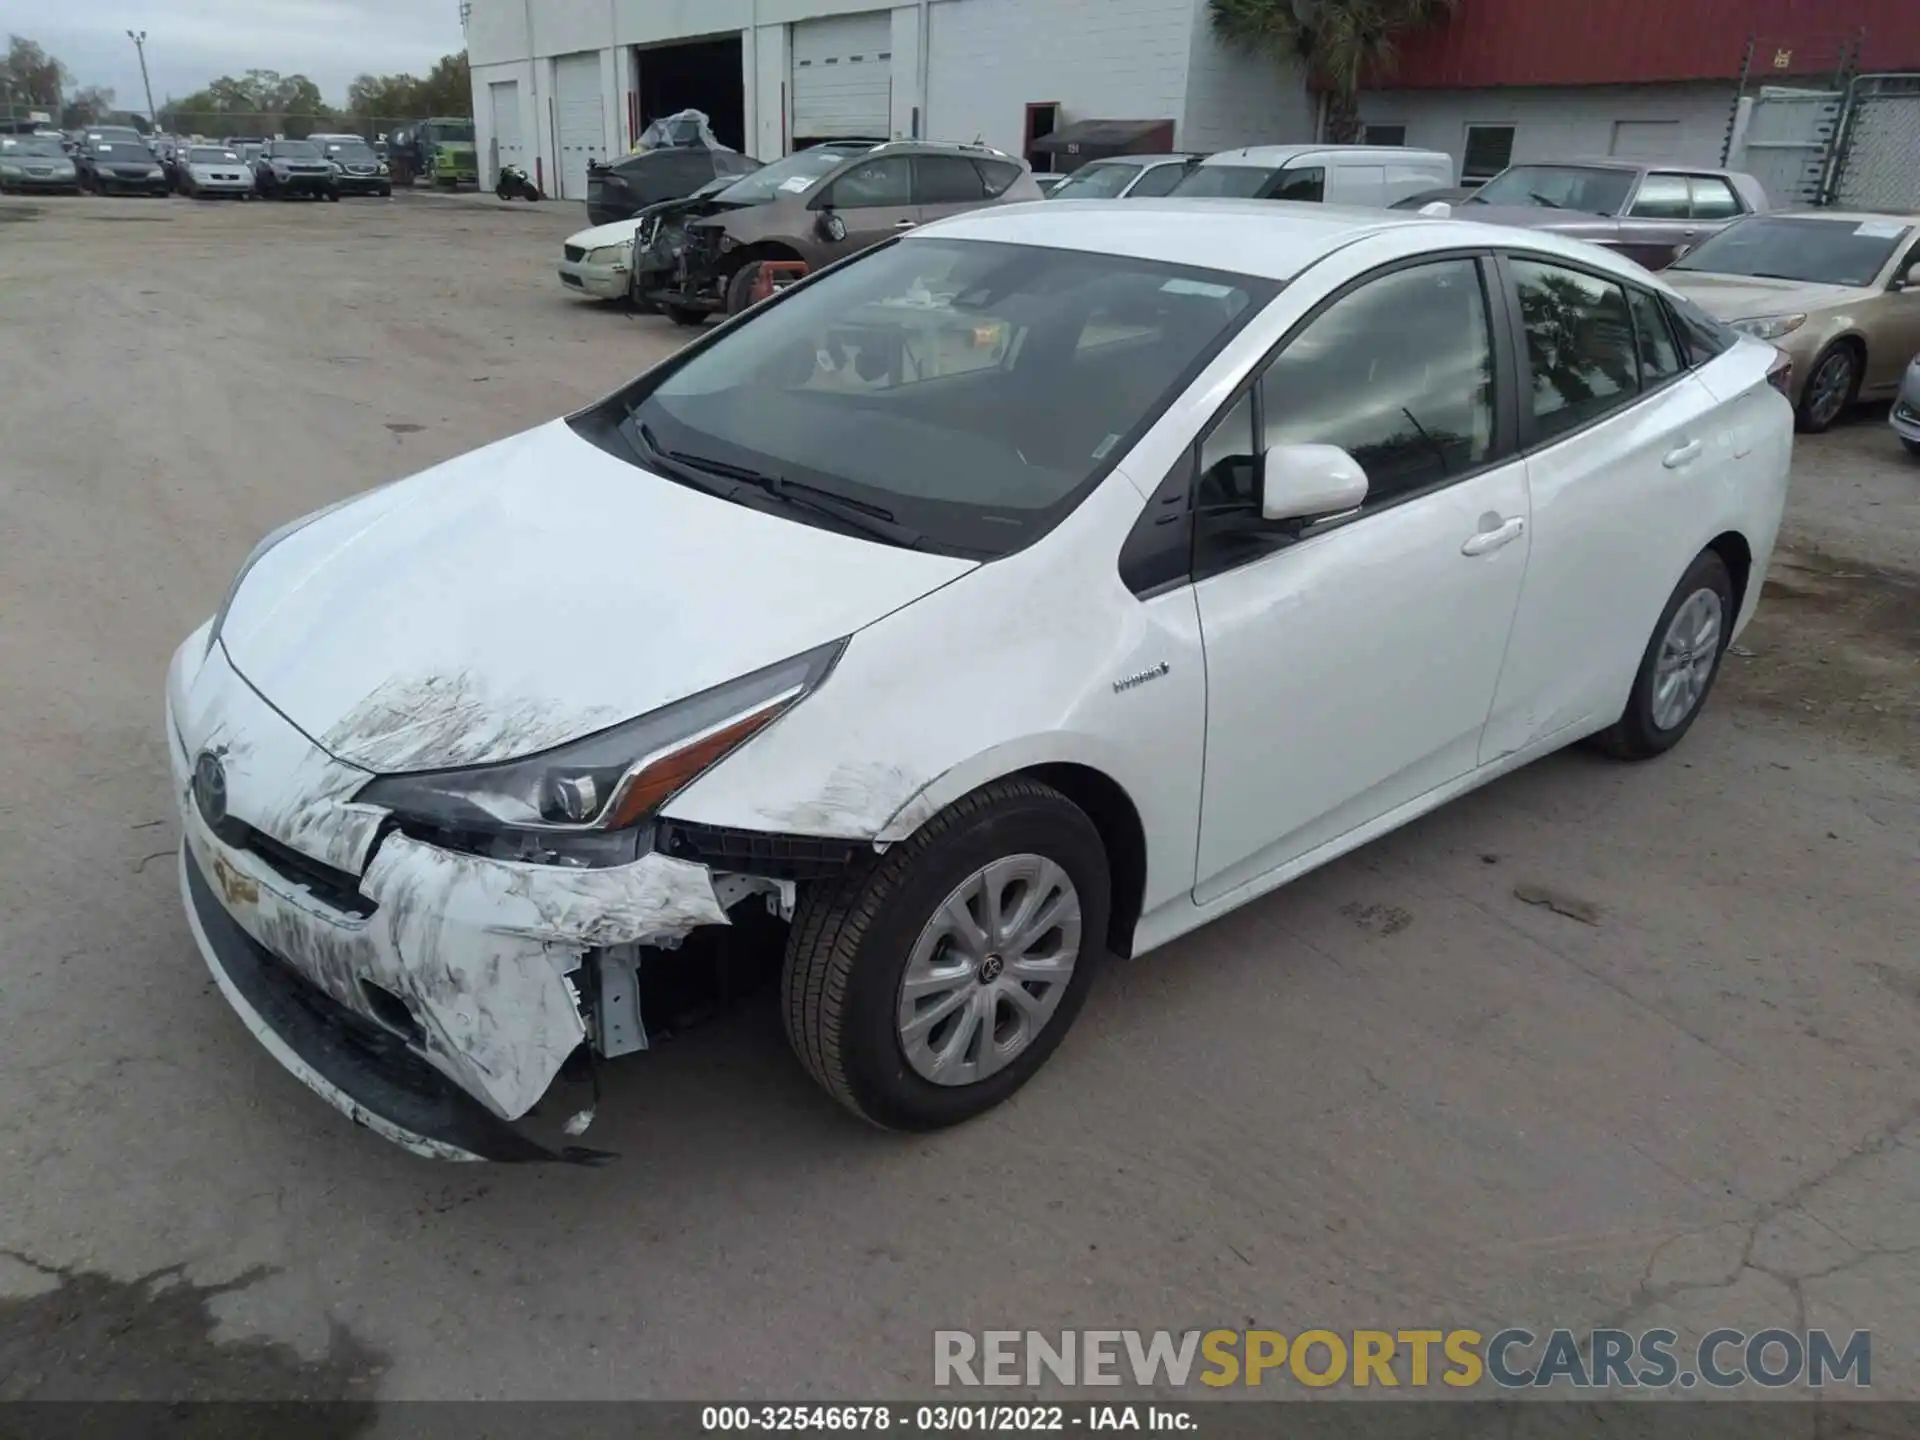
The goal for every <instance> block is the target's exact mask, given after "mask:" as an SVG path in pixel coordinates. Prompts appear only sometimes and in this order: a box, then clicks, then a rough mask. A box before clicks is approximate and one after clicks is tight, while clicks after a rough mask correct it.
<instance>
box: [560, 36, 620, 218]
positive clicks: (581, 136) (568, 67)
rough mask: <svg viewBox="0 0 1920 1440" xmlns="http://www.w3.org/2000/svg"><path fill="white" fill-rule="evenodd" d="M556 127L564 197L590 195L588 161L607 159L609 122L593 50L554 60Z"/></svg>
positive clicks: (598, 57) (598, 61)
mask: <svg viewBox="0 0 1920 1440" xmlns="http://www.w3.org/2000/svg"><path fill="white" fill-rule="evenodd" d="M553 92H554V93H553V110H554V128H555V129H556V130H557V131H558V132H559V137H558V138H559V143H560V196H561V198H562V199H564V200H584V199H586V198H587V161H588V160H604V159H606V158H607V122H606V115H605V113H604V112H603V111H602V109H601V102H600V54H599V52H598V51H596V50H589V51H586V52H584V53H582V54H579V55H562V56H561V57H560V58H559V59H557V60H555V61H554V62H553Z"/></svg>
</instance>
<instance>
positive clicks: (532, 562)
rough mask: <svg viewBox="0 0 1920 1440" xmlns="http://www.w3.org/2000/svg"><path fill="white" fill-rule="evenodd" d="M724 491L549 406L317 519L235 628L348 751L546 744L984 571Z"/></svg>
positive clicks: (270, 555) (293, 704) (495, 751)
mask: <svg viewBox="0 0 1920 1440" xmlns="http://www.w3.org/2000/svg"><path fill="white" fill-rule="evenodd" d="M974 566H975V562H972V561H967V560H959V559H954V558H951V557H947V556H939V555H929V554H925V553H922V552H919V551H912V550H903V549H897V548H894V547H890V546H885V545H881V544H877V543H875V542H872V541H868V540H863V539H859V538H856V537H852V536H848V535H843V534H839V533H837V532H834V531H829V530H822V529H818V528H816V527H813V526H809V525H804V524H801V523H799V522H797V521H795V520H790V519H788V518H786V517H785V516H783V515H780V514H774V513H768V512H764V511H759V510H751V509H748V508H746V507H744V506H739V505H733V504H730V503H728V502H727V501H724V500H720V499H717V498H715V497H713V496H711V495H707V494H704V493H702V492H700V491H697V490H691V489H688V488H687V487H685V486H682V485H678V484H675V483H674V482H673V481H670V480H666V479H662V478H660V477H659V476H656V475H654V474H652V473H650V472H649V471H646V470H642V469H640V468H639V467H638V466H636V465H633V464H630V463H628V462H627V461H624V460H622V459H620V458H618V457H616V456H614V455H611V454H609V453H607V452H606V451H604V450H601V449H599V448H598V447H596V446H594V445H591V444H589V443H588V442H587V441H585V440H583V439H581V438H580V437H579V436H578V435H576V434H575V433H574V431H573V430H572V429H571V427H569V426H568V425H567V424H566V422H565V421H558V420H556V421H554V422H552V423H550V424H547V425H543V426H541V427H539V428H538V429H535V430H530V431H527V432H526V433H524V434H521V435H517V436H514V437H512V438H511V439H507V440H503V441H500V442H498V443H497V444H494V445H490V446H488V447H486V448H485V449H483V450H477V451H474V452H473V453H472V454H470V455H465V456H462V457H461V458H459V459H457V460H452V461H449V462H447V463H446V464H444V465H439V466H436V467H435V468H433V469H431V470H427V471H425V472H423V473H421V474H419V475H416V476H414V477H412V478H411V479H408V480H402V481H399V482H397V483H395V484H392V485H388V486H386V487H384V488H382V489H380V490H376V491H373V492H371V493H370V494H367V495H364V496H361V497H360V498H358V499H357V500H354V501H351V502H349V503H347V504H346V505H344V506H342V507H340V508H339V509H336V510H333V511H331V512H328V513H326V514H325V515H323V516H322V517H321V518H320V519H318V520H315V521H313V522H312V523H311V524H309V525H307V526H305V527H304V528H302V529H300V530H297V531H295V532H294V533H293V534H292V535H290V536H289V537H288V538H287V539H285V540H283V541H281V542H280V543H279V544H278V545H276V546H275V547H274V548H272V549H271V550H269V551H268V552H267V553H266V555H264V556H262V557H261V558H260V560H259V561H258V562H257V563H256V564H255V565H254V567H253V568H252V570H250V571H249V572H248V574H247V576H246V578H245V580H244V581H243V582H242V584H241V586H240V589H239V592H238V593H237V594H236V595H235V596H234V600H233V604H232V607H231V609H230V610H229V612H228V616H227V620H226V622H225V625H224V626H223V627H222V630H221V639H222V642H223V643H224V644H225V646H226V648H227V652H228V655H229V656H230V658H231V660H232V662H233V665H234V668H235V669H237V670H238V671H239V672H240V673H241V674H242V675H244V676H245V677H246V679H247V680H248V682H249V683H250V684H252V685H253V686H254V688H255V689H257V690H258V691H259V692H260V693H261V694H262V695H263V696H265V697H266V699H267V700H268V701H269V702H270V703H271V704H272V705H273V706H274V707H275V708H276V709H277V710H279V711H280V712H281V713H282V714H284V715H285V716H287V718H288V719H289V720H291V721H292V722H293V723H294V724H296V725H298V726H299V727H300V728H301V729H302V730H304V731H305V732H306V733H307V734H308V735H309V736H311V737H313V738H314V739H315V740H316V741H318V742H319V743H320V744H321V745H322V746H324V747H325V748H326V749H327V750H329V751H331V752H332V753H333V754H334V755H336V756H338V757H339V758H340V759H343V760H346V761H349V762H351V763H353V764H356V765H361V766H363V767H365V768H367V769H369V770H374V771H377V772H394V771H407V770H430V769H437V768H441V767H446V766H454V765H471V764H481V763H486V762H490V761H497V760H506V759H511V758H513V757H515V756H517V755H528V754H533V753H535V752H537V751H540V750H545V749H548V748H550V747H552V746H555V745H559V744H562V743H564V742H566V741H568V740H572V739H575V738H577V737H579V736H582V735H588V734H591V733H593V732H594V731H596V730H601V729H605V728H606V727H607V726H609V725H612V724H615V723H617V722H619V721H621V720H625V719H629V718H631V717H633V716H636V715H642V714H645V713H647V712H648V711H651V710H655V709H658V708H659V707H660V706H663V705H668V704H671V703H672V702H673V701H675V700H679V699H681V698H683V697H685V696H687V695H691V694H694V693H696V692H698V691H701V690H705V689H709V688H711V687H712V686H715V685H719V684H722V683H724V682H725V681H727V680H730V679H733V678H734V677H736V676H739V675H743V674H746V673H748V672H750V671H753V670H756V669H759V668H761V667H762V666H766V665H770V664H773V663H775V662H777V661H779V660H783V659H786V658H787V657H789V656H792V655H797V654H799V653H801V652H803V651H805V650H809V649H811V648H813V647H814V646H816V645H821V644H825V643H827V642H829V641H831V640H835V639H837V638H839V637H841V636H843V635H848V634H851V633H852V632H854V631H856V630H858V629H860V628H862V627H863V626H866V625H868V624H871V623H872V622H873V621H875V620H878V619H879V618H880V617H882V616H884V615H886V614H888V613H889V612H891V611H893V610H897V609H899V608H900V607H901V606H903V605H908V604H911V603H912V602H913V601H915V600H917V599H919V598H920V597H921V596H923V595H926V594H928V593H929V592H931V591H933V590H936V589H938V588H939V587H941V586H942V585H945V584H946V583H947V582H948V581H950V580H953V579H955V578H957V577H958V576H960V575H963V574H965V573H966V572H967V571H968V570H971V569H973V568H974Z"/></svg>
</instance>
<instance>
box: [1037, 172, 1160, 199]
mask: <svg viewBox="0 0 1920 1440" xmlns="http://www.w3.org/2000/svg"><path fill="white" fill-rule="evenodd" d="M1139 173H1140V167H1139V166H1138V165H1082V166H1081V167H1080V168H1079V169H1078V170H1076V171H1074V172H1073V174H1071V175H1069V176H1068V177H1067V178H1066V181H1065V182H1064V183H1063V184H1060V185H1057V186H1055V187H1054V191H1053V198H1054V199H1056V200H1111V199H1113V198H1114V197H1115V196H1117V195H1118V194H1119V193H1120V192H1121V191H1122V190H1124V189H1126V188H1127V186H1128V185H1129V184H1130V183H1131V182H1132V180H1133V177H1134V176H1136V175H1138V174H1139Z"/></svg>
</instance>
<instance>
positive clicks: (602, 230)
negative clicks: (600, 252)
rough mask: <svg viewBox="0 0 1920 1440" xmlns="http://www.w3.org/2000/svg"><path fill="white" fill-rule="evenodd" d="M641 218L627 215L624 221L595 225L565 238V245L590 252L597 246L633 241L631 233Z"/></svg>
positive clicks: (637, 227) (636, 227)
mask: <svg viewBox="0 0 1920 1440" xmlns="http://www.w3.org/2000/svg"><path fill="white" fill-rule="evenodd" d="M641 219H642V217H641V216H639V215H629V216H628V217H627V218H626V219H624V220H609V221H608V222H607V223H606V224H604V225H595V226H594V227H593V228H592V229H590V230H582V231H580V232H579V233H578V234H576V235H569V236H568V237H567V244H569V245H578V246H579V247H580V248H581V249H582V250H592V249H593V248H595V247H596V246H599V245H618V244H619V243H620V242H621V241H622V240H631V239H633V232H634V231H636V230H638V229H639V228H640V221H641Z"/></svg>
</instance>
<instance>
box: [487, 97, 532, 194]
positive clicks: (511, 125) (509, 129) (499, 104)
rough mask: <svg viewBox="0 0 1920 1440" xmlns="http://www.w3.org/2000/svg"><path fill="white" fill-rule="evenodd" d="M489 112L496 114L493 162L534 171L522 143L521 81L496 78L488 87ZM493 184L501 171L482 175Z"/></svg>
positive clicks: (530, 171)
mask: <svg viewBox="0 0 1920 1440" xmlns="http://www.w3.org/2000/svg"><path fill="white" fill-rule="evenodd" d="M487 102H488V113H489V114H490V115H491V116H492V117H493V163H494V164H495V165H496V166H500V165H518V166H520V168H521V169H523V170H526V171H527V173H528V174H532V173H533V171H532V167H530V166H529V165H528V164H527V153H526V147H525V146H524V145H522V144H521V143H520V84H519V82H518V81H516V80H495V81H494V82H493V83H492V84H490V85H488V86H487ZM480 178H481V179H482V180H483V181H484V182H485V183H486V184H489V185H491V184H492V183H493V182H494V180H495V179H496V178H498V172H497V171H496V173H495V174H493V175H483V176H481V177H480Z"/></svg>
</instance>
